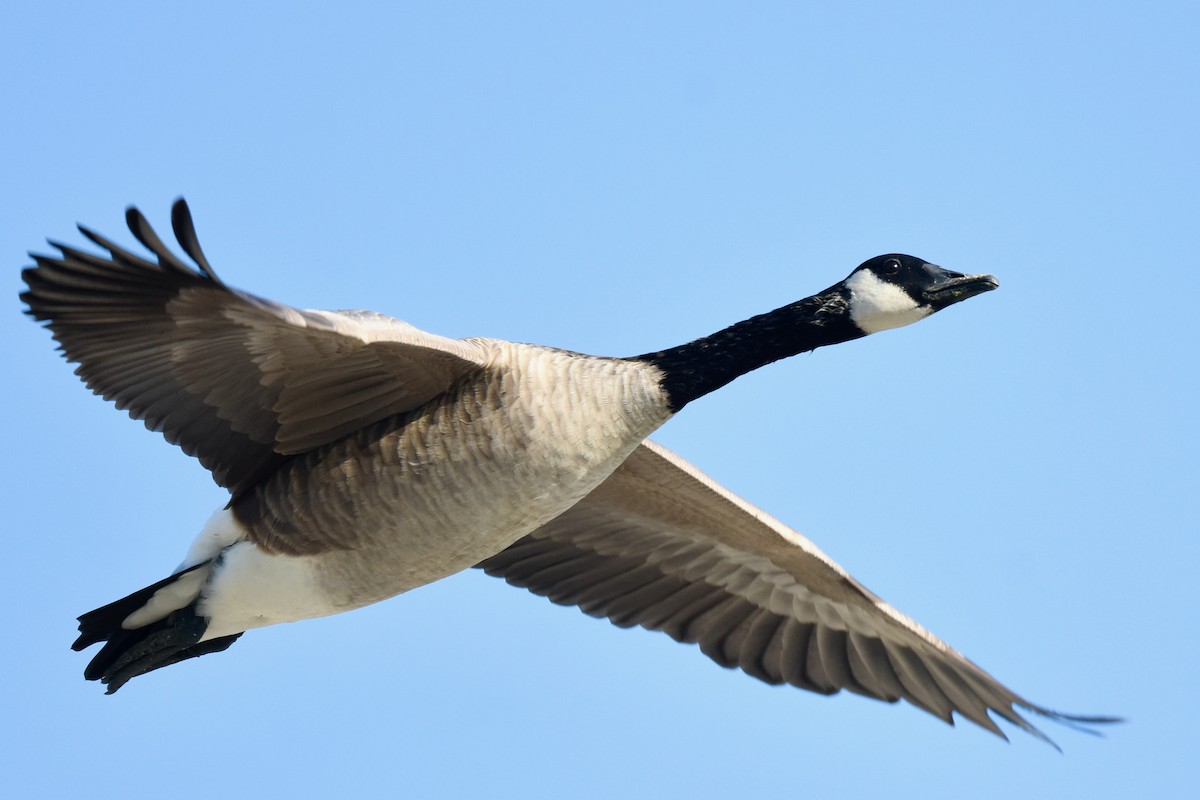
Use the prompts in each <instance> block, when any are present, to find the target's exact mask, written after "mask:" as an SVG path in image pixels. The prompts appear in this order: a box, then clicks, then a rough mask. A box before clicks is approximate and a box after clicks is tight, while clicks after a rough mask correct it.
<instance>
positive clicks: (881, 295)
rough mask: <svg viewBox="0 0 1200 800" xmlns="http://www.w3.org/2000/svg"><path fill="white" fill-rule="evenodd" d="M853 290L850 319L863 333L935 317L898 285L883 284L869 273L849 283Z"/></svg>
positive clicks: (928, 309) (861, 272)
mask: <svg viewBox="0 0 1200 800" xmlns="http://www.w3.org/2000/svg"><path fill="white" fill-rule="evenodd" d="M846 286H847V287H848V288H849V289H850V319H851V321H853V322H854V324H855V325H857V326H858V327H859V329H860V330H862V332H863V333H878V332H879V331H886V330H888V329H889V328H899V327H902V326H904V325H911V324H912V323H914V322H916V321H917V320H921V319H924V318H925V317H928V316H929V315H930V314H932V313H933V309H932V308H931V307H930V306H923V305H920V304H919V303H917V301H916V300H914V299H913V298H912V296H911V295H909V293H908V292H906V291H904V290H903V289H901V288H900V287H899V286H897V285H896V284H894V283H888V282H887V281H884V280H880V279H879V278H878V276H876V275H875V273H873V272H871V270H869V269H863V270H859V271H858V272H856V273H854V274H853V275H851V276H850V278H849V279H848V280H847V281H846Z"/></svg>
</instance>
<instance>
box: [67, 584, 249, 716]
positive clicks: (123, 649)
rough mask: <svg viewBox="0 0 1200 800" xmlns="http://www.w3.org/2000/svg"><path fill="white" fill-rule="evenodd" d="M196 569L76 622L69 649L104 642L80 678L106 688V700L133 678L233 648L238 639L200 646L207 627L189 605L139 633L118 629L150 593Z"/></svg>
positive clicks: (221, 639) (210, 641)
mask: <svg viewBox="0 0 1200 800" xmlns="http://www.w3.org/2000/svg"><path fill="white" fill-rule="evenodd" d="M201 566H205V565H204V564H198V565H196V566H195V567H191V568H189V569H186V570H184V571H182V572H178V573H176V574H174V575H172V576H170V577H169V578H164V579H163V580H161V581H159V582H158V583H155V584H152V585H150V586H147V587H146V588H144V589H139V590H138V591H136V592H134V593H133V594H131V595H128V596H126V597H122V598H121V599H120V600H117V601H114V602H112V603H109V604H108V605H106V606H101V607H100V608H97V609H95V610H94V611H89V612H88V613H86V614H84V615H82V616H81V617H79V638H78V639H76V640H75V643H74V644H72V645H71V649H73V650H83V649H84V648H86V647H88V646H90V645H93V644H96V643H98V642H104V646H103V647H102V648H100V652H98V653H97V654H96V655H95V656H94V657H93V658H92V660H91V662H89V663H88V665H87V668H86V669H85V670H84V671H83V677H84V678H86V679H87V680H89V681H96V680H98V681H100V682H101V683H104V684H105V685H107V686H108V694H112V693H113V692H115V691H116V690H117V689H120V688H121V687H122V686H124V685H125V684H126V683H127V682H128V681H129V680H130V679H132V678H136V677H137V676H138V675H143V674H145V673H147V672H150V671H152V670H156V669H159V668H161V667H166V666H170V665H171V664H177V663H179V662H180V661H184V660H186V659H189V658H195V657H197V656H202V655H205V654H207V653H216V652H219V651H221V650H224V649H226V648H227V647H229V646H230V645H231V644H233V642H234V641H235V640H236V639H237V638H238V637H239V636H241V634H240V633H236V634H233V635H231V636H222V637H220V638H217V639H210V640H209V641H207V642H200V637H201V636H203V635H204V631H205V629H206V628H207V627H208V622H207V620H205V619H204V618H203V617H200V616H198V615H197V614H196V610H195V603H192V604H191V605H188V606H185V607H184V608H181V609H179V610H177V611H172V612H171V613H170V614H168V615H167V616H166V617H164V618H163V619H160V620H158V621H156V622H152V623H150V624H148V625H144V626H142V627H140V628H134V629H132V630H130V629H126V628H124V627H122V623H123V622H124V621H125V619H126V618H127V617H128V616H129V615H130V614H132V613H133V612H135V611H137V610H138V609H139V608H141V607H142V606H144V605H145V604H146V603H147V602H149V600H150V598H151V597H152V596H153V595H154V593H155V592H157V591H158V590H159V589H162V588H163V587H164V586H168V585H170V584H171V583H174V582H175V581H176V580H178V579H179V577H180V576H181V575H186V574H187V573H189V572H191V571H192V570H195V569H198V568H199V567H201Z"/></svg>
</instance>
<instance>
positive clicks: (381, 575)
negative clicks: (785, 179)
mask: <svg viewBox="0 0 1200 800" xmlns="http://www.w3.org/2000/svg"><path fill="white" fill-rule="evenodd" d="M127 219H128V222H129V226H130V229H131V230H132V231H133V233H134V235H135V236H136V237H137V238H138V240H139V241H140V242H141V243H142V244H143V245H145V246H146V248H147V249H148V250H149V251H150V252H151V253H152V254H153V255H154V260H148V259H145V258H143V257H141V256H138V255H135V254H134V253H131V252H128V251H126V250H125V249H123V248H120V247H118V246H117V245H114V244H112V243H111V242H109V241H108V240H106V239H104V238H103V237H101V236H99V235H98V234H95V233H93V232H91V231H89V230H87V229H84V228H81V230H82V231H83V233H84V234H85V235H86V236H87V237H88V238H89V239H91V240H92V241H93V242H95V243H96V244H98V245H100V246H101V247H102V248H104V250H105V251H106V253H105V255H103V256H100V255H95V254H93V253H89V252H86V251H82V250H79V249H76V248H74V247H70V246H68V245H63V244H56V243H52V244H54V246H55V247H56V248H57V249H58V250H59V255H57V256H54V257H51V256H41V255H34V259H35V261H36V266H34V267H31V268H29V269H27V270H26V271H25V273H24V278H25V281H26V283H27V285H28V290H27V291H26V292H25V293H24V294H23V295H22V299H23V300H24V301H25V302H26V303H27V305H28V309H29V310H28V313H30V314H31V315H32V316H33V317H35V318H36V319H38V320H41V321H45V322H46V323H47V326H48V327H49V328H50V329H51V331H52V332H53V333H54V336H55V338H56V339H57V340H58V342H59V343H60V346H61V349H62V350H63V351H64V353H65V354H66V356H67V357H68V358H69V359H70V360H72V361H75V362H78V363H79V365H80V366H79V369H78V370H77V372H78V374H79V375H80V376H81V377H82V378H83V379H84V380H85V381H86V382H87V384H88V385H89V387H91V388H92V389H93V390H94V391H95V392H96V393H98V394H102V395H104V396H105V397H106V398H109V399H112V400H114V401H115V402H116V403H117V405H118V407H120V408H124V409H127V410H128V411H129V413H130V414H131V416H134V417H135V418H138V419H142V420H144V421H145V423H146V425H147V427H149V428H151V429H153V430H157V431H160V432H162V433H163V434H164V436H165V437H166V438H167V439H168V440H169V441H171V442H173V443H175V444H178V445H179V446H181V447H182V448H183V449H184V450H185V451H186V452H188V453H189V454H191V455H194V456H196V457H197V458H198V459H199V460H200V461H201V463H202V464H204V466H205V467H207V468H208V469H209V470H210V471H211V473H212V475H213V477H214V479H215V480H216V481H217V482H218V483H219V484H220V485H222V486H225V487H227V488H228V489H229V490H230V493H231V499H230V502H229V504H228V505H227V506H226V507H224V508H222V509H219V510H218V511H216V512H215V513H214V514H213V516H212V518H211V519H210V520H209V522H208V524H207V525H206V526H205V528H204V529H203V530H202V531H201V533H200V535H199V536H198V537H197V538H196V540H195V542H194V543H193V544H192V546H191V548H190V550H189V551H188V554H187V556H186V558H185V559H184V561H183V562H182V563H181V564H180V566H179V567H178V568H177V569H176V570H175V571H174V572H173V573H172V574H171V575H170V576H168V577H166V578H164V579H163V580H161V581H159V582H158V583H155V584H153V585H151V586H148V587H146V588H144V589H141V590H139V591H137V592H134V593H132V594H130V595H128V596H127V597H124V598H122V599H120V600H117V601H115V602H113V603H110V604H109V605H107V606H104V607H102V608H98V609H96V610H95V611H91V612H88V613H87V614H84V615H83V616H81V617H80V636H79V638H78V640H77V641H76V643H75V645H74V647H75V649H77V650H80V649H83V648H85V647H87V646H89V645H92V644H96V643H100V642H103V643H104V646H103V647H102V648H101V649H100V651H99V652H98V653H97V655H96V656H95V657H94V658H93V659H92V661H91V663H90V664H89V666H88V668H87V670H85V677H87V678H89V679H92V680H97V679H98V680H101V681H102V682H104V683H105V684H107V686H108V690H109V692H112V691H116V690H117V689H118V688H120V687H121V686H122V685H123V684H124V683H126V682H127V681H128V680H130V679H131V678H133V677H136V676H138V675H141V674H143V673H145V672H149V671H151V670H154V669H158V668H160V667H163V666H167V665H170V664H173V663H176V662H178V661H181V660H183V659H186V658H191V657H194V656H198V655H203V654H206V653H211V652H215V651H218V650H223V649H225V648H227V647H229V646H230V645H231V644H232V643H233V641H234V640H235V639H236V638H237V637H238V636H240V635H241V633H242V632H243V631H245V630H249V629H252V628H255V627H261V626H263V625H270V624H274V623H278V622H289V621H295V620H300V619H305V618H311V617H316V616H322V615H327V614H334V613H338V612H342V611H347V610H350V609H353V608H357V607H360V606H363V605H367V604H369V603H374V602H378V601H380V600H383V599H385V598H388V597H392V596H394V595H397V594H400V593H403V592H406V591H408V590H410V589H414V588H417V587H419V586H422V585H425V584H427V583H430V582H432V581H436V580H438V579H440V578H443V577H446V576H448V575H451V574H454V573H455V572H458V571H460V570H463V569H466V568H467V567H472V566H479V567H481V568H482V569H484V570H485V571H486V572H488V573H489V574H492V575H496V576H499V577H502V578H504V579H505V580H507V581H508V582H509V583H511V584H514V585H516V586H522V587H526V588H529V589H530V590H532V591H534V592H537V593H539V594H542V595H546V596H548V597H549V598H550V599H551V600H553V601H554V602H557V603H561V604H567V605H576V606H578V607H580V608H581V609H582V610H583V611H585V612H586V613H588V614H591V615H594V616H602V617H606V618H608V619H610V620H611V621H612V622H614V623H615V624H617V625H621V626H633V625H640V626H642V627H646V628H649V629H653V630H662V631H664V632H666V633H668V634H669V635H670V636H672V637H673V638H675V639H677V640H680V641H684V642H692V643H698V644H699V645H700V647H701V649H702V650H703V651H704V653H705V654H706V655H708V656H709V657H711V658H712V659H714V660H715V661H717V662H718V663H721V664H723V665H725V666H729V667H738V668H740V669H742V670H743V671H745V672H747V673H748V674H750V675H753V676H755V677H758V678H760V679H762V680H764V681H767V682H770V683H788V684H792V685H795V686H799V687H801V688H805V689H809V690H812V691H817V692H821V693H824V694H831V693H834V692H837V691H839V690H841V689H847V690H849V691H853V692H856V693H859V694H864V695H868V696H871V697H875V698H878V699H883V700H887V701H890V702H894V701H896V700H899V699H901V698H903V699H906V700H908V701H909V702H911V703H913V704H914V705H916V706H918V707H920V708H922V709H925V710H926V711H929V712H930V713H933V714H935V715H936V716H938V717H940V718H942V719H944V720H946V721H951V719H952V714H954V713H957V714H960V715H962V716H965V717H966V718H968V719H971V720H972V721H974V722H976V723H977V724H979V725H981V726H984V727H985V728H987V729H988V730H991V731H993V732H995V733H997V734H999V735H1003V734H1002V733H1001V731H1000V729H999V728H998V727H997V725H996V723H995V722H994V721H993V720H992V718H991V717H990V716H989V713H994V714H996V715H998V716H1000V717H1003V718H1005V719H1007V720H1009V721H1011V722H1013V723H1014V724H1016V725H1019V726H1021V727H1022V728H1024V729H1026V730H1029V731H1031V732H1034V733H1038V732H1037V731H1036V729H1035V728H1033V727H1032V726H1031V725H1030V724H1029V723H1028V722H1027V721H1026V720H1025V719H1024V718H1023V717H1022V716H1021V714H1020V713H1019V712H1018V709H1019V708H1023V709H1026V710H1029V711H1032V712H1034V713H1036V714H1040V715H1044V716H1049V717H1052V718H1055V719H1059V720H1068V721H1076V722H1078V721H1092V722H1101V721H1106V720H1104V719H1102V718H1080V717H1067V716H1064V715H1060V714H1057V713H1055V712H1052V711H1049V710H1047V709H1045V708H1042V707H1040V706H1036V705H1034V704H1031V703H1029V702H1027V701H1026V700H1024V699H1022V698H1021V697H1020V696H1019V695H1017V694H1015V693H1013V692H1012V691H1011V690H1009V689H1007V688H1006V687H1004V686H1003V685H1002V684H1000V683H999V682H998V681H996V680H995V679H994V678H992V677H991V676H990V675H988V674H987V673H986V672H984V671H983V670H981V669H980V668H979V667H977V666H975V665H974V664H972V663H971V662H970V661H968V660H967V659H965V658H964V657H963V656H962V655H960V654H959V653H957V652H956V651H954V650H953V649H951V648H950V647H949V646H947V645H946V644H945V643H943V642H942V641H940V640H939V639H937V638H936V637H934V636H933V635H931V634H930V633H928V632H927V631H925V630H924V629H923V628H921V627H920V626H918V625H917V624H916V623H914V622H913V621H911V620H909V619H908V618H907V617H905V616H903V615H902V614H900V613H898V612H897V611H895V610H894V609H893V608H891V607H890V606H889V605H887V604H886V603H884V602H883V601H882V600H880V599H879V598H878V597H876V596H875V595H873V594H872V593H871V592H870V591H868V590H867V589H866V588H865V587H863V586H862V585H861V584H859V583H858V582H857V581H855V580H854V579H853V578H851V577H850V576H849V575H848V574H847V573H846V572H845V571H844V570H843V569H841V568H840V567H839V566H838V565H836V564H834V563H833V562H832V561H831V560H830V559H829V558H828V557H826V556H825V555H824V554H823V553H821V551H820V550H819V549H817V548H816V547H815V546H814V545H813V544H812V543H811V542H809V541H808V540H807V539H805V538H804V537H803V536H801V535H800V534H799V533H797V532H795V531H794V530H792V529H791V528H788V527H787V526H785V525H783V524H782V523H780V522H779V521H777V520H775V519H773V518H772V517H770V516H769V515H767V514H765V513H764V512H762V511H760V510H758V509H756V508H754V507H753V506H751V505H750V504H748V503H746V502H745V501H744V500H742V499H740V498H738V497H736V496H734V495H733V494H731V493H730V492H728V491H726V490H725V489H723V488H722V487H720V486H719V485H717V484H716V483H714V482H713V481H712V480H711V479H709V478H707V477H706V476H704V475H703V474H702V473H700V472H699V471H698V470H697V469H695V468H694V467H693V466H691V465H690V464H688V463H687V462H686V461H684V460H683V459H681V458H679V457H678V456H676V455H674V454H672V453H670V452H668V451H666V450H665V449H664V448H662V447H660V446H658V445H656V444H654V443H653V442H651V441H649V440H648V439H647V438H646V437H647V436H648V435H650V434H651V433H652V432H653V431H654V430H655V429H657V428H658V427H659V426H660V425H662V424H663V423H664V422H666V421H667V420H668V419H669V418H670V417H671V416H672V415H673V414H675V413H677V412H678V411H679V410H680V409H681V408H683V407H684V406H685V405H686V404H687V403H689V402H691V401H692V400H694V399H696V398H697V397H700V396H703V395H704V394H707V393H708V392H711V391H713V390H715V389H717V388H719V387H720V386H722V385H724V384H725V383H728V382H729V381H730V380H733V379H734V378H736V377H737V376H738V375H740V374H743V373H745V372H748V371H750V370H752V369H755V368H757V367H759V366H762V365H764V364H767V363H770V362H772V361H775V360H778V359H780V358H785V357H787V356H790V355H794V354H796V353H799V352H803V351H806V350H811V349H813V348H816V347H821V346H825V345H829V344H836V343H839V342H844V341H848V340H851V339H855V338H859V337H862V336H865V335H868V334H871V333H875V332H878V331H881V330H886V329H888V328H893V327H899V326H901V325H905V324H909V323H912V322H916V321H918V320H919V319H921V318H923V317H925V316H928V315H929V314H932V313H934V312H936V311H938V310H940V309H942V308H945V307H947V306H949V305H951V304H954V303H957V302H959V301H961V300H963V299H966V298H968V297H971V296H974V295H976V294H979V293H981V292H985V291H988V290H990V289H993V288H995V286H996V282H995V279H994V278H992V277H991V276H986V275H975V276H966V275H960V274H958V273H953V272H949V271H947V270H942V269H941V268H939V267H935V266H933V265H931V264H928V263H926V262H924V261H923V260H921V259H916V258H913V257H911V256H902V255H889V256H880V257H877V258H875V259H871V260H870V261H868V262H865V263H864V264H863V265H861V266H860V267H858V268H857V269H856V270H855V271H854V272H853V273H851V275H850V276H849V277H848V278H847V279H846V280H844V281H841V282H839V283H838V284H835V285H834V286H832V287H830V288H829V289H827V290H825V291H823V292H819V293H817V294H815V295H812V296H811V297H807V298H804V299H802V300H800V301H798V302H796V303H793V304H791V305H788V306H784V307H782V308H780V309H776V310H775V311H772V312H769V313H768V314H764V315H761V316H759V317H755V318H752V319H750V320H746V321H744V322H740V323H737V324H735V325H733V326H730V327H729V328H726V329H724V330H722V331H718V332H717V333H715V334H713V335H712V336H708V337H704V338H703V339H699V340H696V341H694V342H689V343H687V344H684V345H680V346H679V347H675V348H671V349H668V350H664V351H658V352H654V353H647V354H644V355H640V356H636V357H632V358H603V357H594V356H586V355H581V354H578V353H572V352H569V351H565V350H559V349H555V348H550V347H543V346H538V345H526V344H515V343H511V342H504V341H499V340H494V339H482V338H481V339H464V340H454V339H446V338H443V337H439V336H435V335H433V334H429V333H425V332H423V331H419V330H417V329H416V328H413V327H412V326H410V325H407V324H405V323H402V322H399V321H398V320H394V319H391V318H389V317H385V316H383V315H380V314H375V313H371V312H359V311H352V312H347V311H342V312H332V311H301V310H298V309H294V308H290V307H287V306H282V305H279V304H277V303H273V302H271V301H268V300H264V299H261V298H258V297H255V296H253V295H249V294H246V293H243V292H239V291H237V290H234V289H231V288H229V287H228V286H226V285H225V284H224V283H223V282H221V281H220V279H219V278H217V276H216V274H215V273H214V272H213V270H212V268H211V267H210V266H209V264H208V262H207V260H206V259H205V257H204V254H203V252H202V251H201V249H200V246H199V244H198V241H197V239H196V235H195V231H194V228H193V225H192V220H191V215H190V213H189V212H188V209H187V206H186V205H185V204H184V203H183V201H182V200H181V201H179V202H178V203H177V204H176V206H175V208H174V209H173V214H172V223H173V227H174V229H175V233H176V237H177V239H178V240H179V243H180V246H181V247H182V248H183V250H184V252H185V253H186V254H187V255H188V256H189V257H190V258H191V260H192V261H193V262H194V263H195V266H191V265H188V264H186V263H185V262H184V261H183V260H181V259H180V258H179V257H178V256H176V255H175V254H174V253H172V252H171V251H170V250H169V249H168V248H167V247H166V246H164V245H163V243H162V242H161V240H160V239H159V238H158V236H157V235H156V234H155V233H154V231H153V230H152V229H151V228H150V226H149V225H148V224H147V222H146V220H145V219H144V218H143V217H142V215H141V214H140V213H138V212H137V211H136V209H130V210H129V212H128V215H127ZM1038 735H1040V733H1038Z"/></svg>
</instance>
